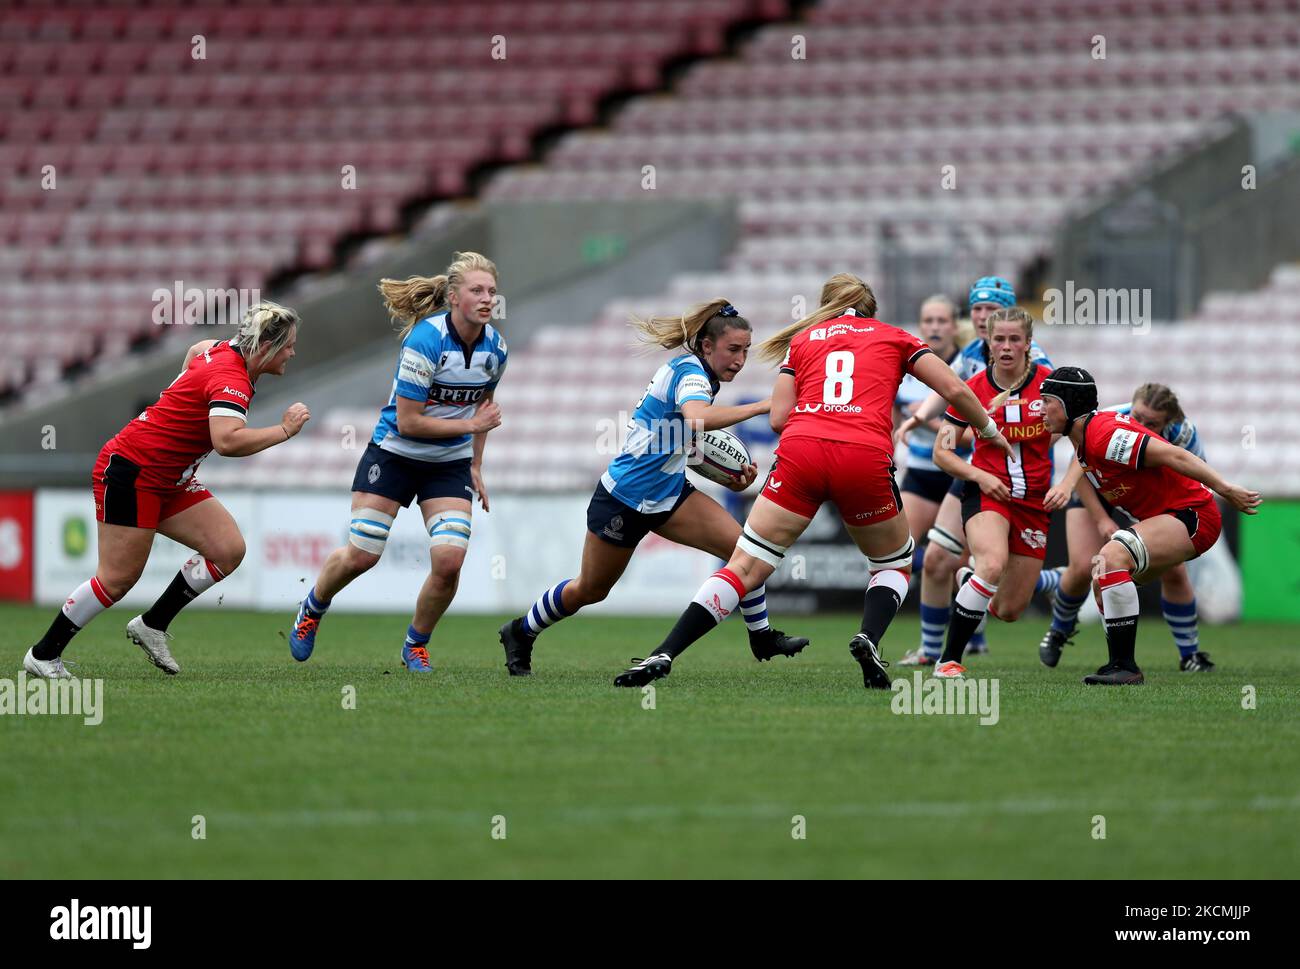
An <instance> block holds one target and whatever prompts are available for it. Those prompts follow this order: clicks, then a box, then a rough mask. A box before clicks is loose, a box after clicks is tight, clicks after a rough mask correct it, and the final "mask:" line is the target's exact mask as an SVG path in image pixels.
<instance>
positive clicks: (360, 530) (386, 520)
mask: <svg viewBox="0 0 1300 969" xmlns="http://www.w3.org/2000/svg"><path fill="white" fill-rule="evenodd" d="M392 527H393V516H392V515H386V514H384V513H383V512H382V511H378V510H376V509H374V508H358V509H357V510H356V511H355V512H354V513H353V515H352V524H351V525H350V526H349V528H348V541H349V542H350V543H351V544H353V545H355V546H356V547H357V548H359V549H361V551H363V552H369V553H370V554H371V555H383V554H384V543H385V542H387V541H388V532H389V531H390V530H391V529H392Z"/></svg>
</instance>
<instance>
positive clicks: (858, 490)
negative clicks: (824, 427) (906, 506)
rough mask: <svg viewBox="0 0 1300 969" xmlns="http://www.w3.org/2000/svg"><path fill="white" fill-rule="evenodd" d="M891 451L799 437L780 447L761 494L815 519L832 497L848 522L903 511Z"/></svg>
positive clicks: (882, 517) (877, 518)
mask: <svg viewBox="0 0 1300 969" xmlns="http://www.w3.org/2000/svg"><path fill="white" fill-rule="evenodd" d="M895 470H896V469H895V468H894V461H893V455H892V454H890V453H889V452H887V451H884V450H880V449H878V448H873V447H867V446H866V445H863V444H847V443H845V442H843V441H823V440H821V439H820V438H813V437H796V438H791V439H790V440H788V441H786V440H783V441H781V443H780V444H778V445H777V449H776V460H775V461H773V462H772V470H771V471H769V472H768V473H767V481H765V482H764V483H763V491H762V495H763V497H764V498H767V499H769V500H770V501H773V502H775V503H776V504H778V505H780V506H781V507H782V508H784V509H785V510H786V511H792V512H794V513H795V514H796V515H802V516H803V517H805V518H812V517H813V516H814V515H816V514H817V509H818V508H820V507H821V506H822V502H824V501H833V502H835V504H836V506H837V507H838V508H839V510H840V517H841V518H842V519H844V523H845V524H847V525H872V524H875V523H876V522H881V521H885V520H886V519H889V518H893V517H894V516H895V515H897V514H898V513H899V512H900V511H902V509H903V498H902V496H901V495H900V494H899V493H898V485H897V484H895V483H894V472H895Z"/></svg>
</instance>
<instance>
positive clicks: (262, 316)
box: [230, 299, 302, 360]
mask: <svg viewBox="0 0 1300 969" xmlns="http://www.w3.org/2000/svg"><path fill="white" fill-rule="evenodd" d="M300 322H302V321H301V320H300V319H299V317H298V313H297V312H296V311H295V310H291V309H290V308H289V307H287V306H281V305H280V304H279V303H273V302H271V301H270V300H269V299H267V300H262V302H260V303H255V304H254V305H252V306H250V307H249V308H248V311H247V312H246V313H244V318H243V319H242V320H240V322H239V333H238V334H237V335H236V336H235V338H234V339H233V340H231V341H230V342H231V345H232V346H233V347H234V348H235V349H236V350H238V351H239V352H240V353H242V354H243V355H244V359H245V360H252V359H253V358H254V357H256V356H258V355H259V354H263V353H265V354H266V356H267V357H268V358H270V357H273V356H275V355H276V354H277V353H279V352H280V351H281V350H283V349H284V348H285V347H286V346H288V344H289V339H290V338H291V337H292V336H293V331H294V327H296V326H297V325H298V324H299V323H300Z"/></svg>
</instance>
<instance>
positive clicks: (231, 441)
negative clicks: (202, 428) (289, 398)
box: [208, 401, 311, 458]
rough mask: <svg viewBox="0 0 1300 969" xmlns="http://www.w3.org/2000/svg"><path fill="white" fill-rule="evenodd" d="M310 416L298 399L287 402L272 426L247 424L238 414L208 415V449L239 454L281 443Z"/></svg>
mask: <svg viewBox="0 0 1300 969" xmlns="http://www.w3.org/2000/svg"><path fill="white" fill-rule="evenodd" d="M309 420H311V411H309V410H308V409H307V405H306V404H304V403H302V402H301V401H299V402H298V403H296V404H290V405H289V409H288V410H286V411H285V412H284V417H283V418H281V420H280V423H279V424H276V425H275V426H274V427H249V426H248V425H247V424H245V423H244V422H243V421H241V420H240V419H239V418H238V417H209V418H208V432H209V433H210V434H211V435H212V449H213V450H214V451H216V452H217V453H218V454H220V455H222V456H223V457H227V458H243V457H247V456H248V455H250V454H256V453H257V452H258V451H265V450H266V449H267V448H269V447H274V446H275V445H277V444H283V443H284V442H285V441H287V440H289V438H291V437H293V436H294V435H296V434H297V433H298V432H299V431H301V430H302V426H303V425H304V424H306V423H307V422H308V421H309Z"/></svg>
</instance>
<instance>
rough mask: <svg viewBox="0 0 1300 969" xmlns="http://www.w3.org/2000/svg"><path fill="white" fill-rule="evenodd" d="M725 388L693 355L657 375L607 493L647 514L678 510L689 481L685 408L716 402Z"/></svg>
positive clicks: (608, 475)
mask: <svg viewBox="0 0 1300 969" xmlns="http://www.w3.org/2000/svg"><path fill="white" fill-rule="evenodd" d="M719 386H720V384H719V383H718V380H717V378H715V377H714V376H713V375H712V374H711V373H709V371H708V369H707V368H706V367H705V366H704V363H703V362H702V361H701V360H700V358H699V357H697V356H695V355H694V354H691V353H688V354H683V355H682V356H680V357H674V358H673V359H672V360H669V361H668V362H667V363H665V364H664V365H663V366H662V367H660V368H659V369H658V370H657V371H655V375H654V379H653V380H651V381H650V386H648V387H647V388H646V389H645V393H644V394H642V395H641V399H640V400H638V401H637V402H636V410H635V411H634V412H633V413H632V419H631V420H630V421H629V422H628V425H627V440H626V441H624V442H623V449H622V450H621V451H620V452H619V454H618V456H617V457H615V458H614V460H613V461H611V462H610V464H609V468H608V469H606V471H605V473H604V474H603V475H601V478H600V482H601V484H603V485H604V486H605V490H606V491H608V492H609V493H610V494H611V495H613V496H614V497H615V498H617V499H618V500H619V501H621V502H623V504H625V505H627V506H628V507H630V508H634V509H636V510H637V511H639V512H642V513H643V514H647V515H653V514H655V513H656V512H660V511H667V510H668V509H670V508H672V506H673V504H674V503H675V502H676V501H677V497H678V496H679V495H680V494H681V493H682V485H683V483H685V481H686V454H687V452H688V451H689V450H690V447H691V435H690V431H689V429H688V428H687V426H686V421H685V419H684V418H683V417H682V412H681V408H682V405H683V404H685V403H686V402H687V401H690V400H702V401H704V402H705V403H706V404H711V403H713V397H714V395H715V394H717V392H718V387H719Z"/></svg>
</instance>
